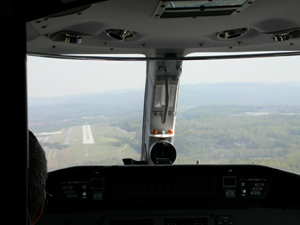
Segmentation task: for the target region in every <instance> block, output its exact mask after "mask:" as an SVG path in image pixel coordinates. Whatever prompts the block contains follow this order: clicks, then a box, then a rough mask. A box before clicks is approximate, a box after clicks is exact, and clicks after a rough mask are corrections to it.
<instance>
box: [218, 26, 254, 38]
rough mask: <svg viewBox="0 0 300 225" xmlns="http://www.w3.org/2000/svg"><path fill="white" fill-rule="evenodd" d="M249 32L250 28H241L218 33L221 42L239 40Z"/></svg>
mask: <svg viewBox="0 0 300 225" xmlns="http://www.w3.org/2000/svg"><path fill="white" fill-rule="evenodd" d="M248 31H249V28H239V29H233V30H225V31H221V32H219V33H218V38H219V39H220V40H231V39H235V38H239V37H241V36H243V35H245V34H246V33H247V32H248Z"/></svg>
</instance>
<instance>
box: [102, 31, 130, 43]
mask: <svg viewBox="0 0 300 225" xmlns="http://www.w3.org/2000/svg"><path fill="white" fill-rule="evenodd" d="M105 33H106V34H107V35H108V36H109V37H111V38H113V39H115V40H118V41H126V40H129V39H132V38H134V37H135V36H136V35H135V33H134V32H133V31H131V30H121V29H108V30H105Z"/></svg>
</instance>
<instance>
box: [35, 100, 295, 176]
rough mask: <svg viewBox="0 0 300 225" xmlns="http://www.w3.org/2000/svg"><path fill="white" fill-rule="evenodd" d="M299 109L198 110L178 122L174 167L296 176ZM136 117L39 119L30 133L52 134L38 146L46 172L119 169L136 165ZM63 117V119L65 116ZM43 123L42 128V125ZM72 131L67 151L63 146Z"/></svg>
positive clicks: (138, 137)
mask: <svg viewBox="0 0 300 225" xmlns="http://www.w3.org/2000/svg"><path fill="white" fill-rule="evenodd" d="M299 113H300V106H284V105H274V106H272V105H269V106H239V105H230V106H200V107H197V108H193V109H189V110H187V111H184V112H180V113H179V114H178V116H177V123H176V130H175V139H174V145H175V147H176V149H177V153H178V156H177V159H176V161H175V164H195V163H196V160H200V162H201V163H202V164H261V165H267V166H271V167H276V168H280V169H284V170H289V171H294V172H299V173H300V114H299ZM73 116H74V115H73ZM140 116H141V115H140V114H129V115H128V116H124V115H123V116H119V115H118V116H114V115H111V116H106V117H103V116H102V117H100V116H98V117H96V116H94V117H93V116H92V117H90V118H82V117H81V116H80V117H79V116H78V117H76V116H74V117H72V116H71V117H70V119H69V120H61V119H55V120H49V119H46V118H44V120H43V119H42V118H39V120H40V121H39V123H32V124H30V129H31V130H32V131H33V132H34V133H39V132H46V131H47V132H57V131H62V132H61V133H55V134H52V135H51V136H50V138H49V140H48V141H47V142H43V143H42V145H43V146H44V147H45V149H46V153H47V158H48V167H49V170H54V169H58V168H63V167H68V166H75V165H116V164H117V165H122V164H123V163H122V159H123V158H134V159H137V160H138V159H139V157H140V146H141V137H142V131H141V126H142V119H141V117H140ZM64 117H67V114H66V115H64ZM45 121H46V122H45ZM85 124H89V125H91V129H92V133H93V137H94V141H95V144H82V125H85ZM69 127H73V130H72V135H71V138H70V142H69V144H68V145H63V142H64V138H65V136H66V133H67V130H68V129H69Z"/></svg>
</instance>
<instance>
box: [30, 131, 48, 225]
mask: <svg viewBox="0 0 300 225" xmlns="http://www.w3.org/2000/svg"><path fill="white" fill-rule="evenodd" d="M46 178H47V161H46V157H45V152H44V150H43V148H42V146H41V145H40V143H39V142H38V140H37V138H36V137H35V136H34V134H33V133H32V132H31V131H29V170H28V213H29V219H30V221H31V224H35V223H36V222H37V221H38V219H39V218H40V217H41V215H42V213H43V207H44V201H45V197H46V192H45V183H46Z"/></svg>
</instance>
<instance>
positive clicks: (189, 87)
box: [28, 82, 300, 107]
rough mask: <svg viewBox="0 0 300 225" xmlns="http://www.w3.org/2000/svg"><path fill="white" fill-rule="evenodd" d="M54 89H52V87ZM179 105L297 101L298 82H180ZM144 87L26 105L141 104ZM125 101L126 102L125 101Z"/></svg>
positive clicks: (31, 100) (299, 94)
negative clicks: (128, 101)
mask: <svg viewBox="0 0 300 225" xmlns="http://www.w3.org/2000/svg"><path fill="white" fill-rule="evenodd" d="M53 91H55V90H53ZM179 93H180V94H179V104H180V105H182V106H198V105H207V104H208V105H218V104H226V105H228V104H245V105H249V104H300V83H298V82H284V83H211V84H210V83H199V84H183V85H180V90H179ZM143 96H144V90H143V89H136V90H121V91H110V92H104V93H84V94H77V95H71V96H64V97H52V98H39V97H34V98H28V104H29V107H34V106H40V105H58V104H86V103H92V104H99V105H106V106H107V105H116V104H121V105H122V103H124V102H127V100H128V99H130V102H131V103H132V104H133V105H136V104H142V103H143V101H144V98H143ZM125 100H126V101H125Z"/></svg>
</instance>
